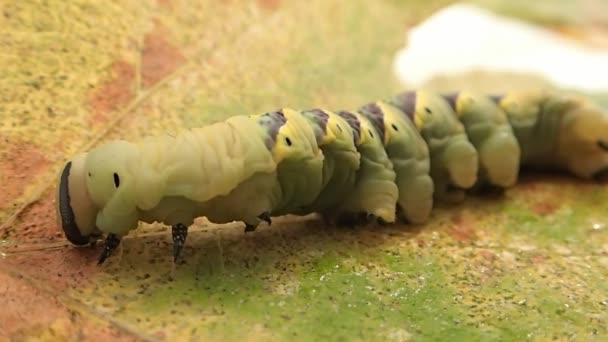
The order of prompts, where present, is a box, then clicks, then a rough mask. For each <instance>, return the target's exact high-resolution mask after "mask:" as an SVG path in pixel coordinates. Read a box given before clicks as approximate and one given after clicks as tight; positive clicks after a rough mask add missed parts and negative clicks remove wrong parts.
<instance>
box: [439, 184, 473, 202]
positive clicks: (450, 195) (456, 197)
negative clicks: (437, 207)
mask: <svg viewBox="0 0 608 342" xmlns="http://www.w3.org/2000/svg"><path fill="white" fill-rule="evenodd" d="M434 194H435V198H437V199H438V200H439V201H442V202H445V203H450V204H457V203H461V202H463V201H464V199H465V197H466V190H465V189H463V188H459V187H457V186H455V185H453V184H451V183H450V182H449V181H446V180H445V179H439V180H436V181H435V193H434Z"/></svg>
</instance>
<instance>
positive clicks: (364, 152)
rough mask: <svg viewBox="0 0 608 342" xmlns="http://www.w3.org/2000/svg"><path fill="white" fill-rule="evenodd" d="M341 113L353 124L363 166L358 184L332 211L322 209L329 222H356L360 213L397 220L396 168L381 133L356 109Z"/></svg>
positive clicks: (380, 219) (391, 220)
mask: <svg viewBox="0 0 608 342" xmlns="http://www.w3.org/2000/svg"><path fill="white" fill-rule="evenodd" d="M339 115H340V116H342V117H343V118H345V119H346V121H347V122H348V123H349V124H350V125H351V126H352V127H353V131H355V132H357V133H358V134H355V137H356V141H355V145H356V147H357V150H358V151H359V153H360V166H359V169H358V170H357V175H356V183H355V185H354V187H353V189H352V191H351V192H349V193H348V194H347V196H346V197H344V199H343V201H342V204H341V205H340V207H338V208H337V209H336V210H335V211H334V212H333V213H332V212H327V211H325V212H323V213H322V214H323V216H324V217H325V218H326V220H327V221H330V222H334V221H336V222H344V223H353V221H355V222H356V221H359V218H360V217H361V216H363V217H364V219H365V220H367V217H368V216H372V217H375V218H377V219H378V220H379V221H380V222H382V223H393V222H395V215H396V203H397V199H398V197H399V192H398V189H397V186H396V184H395V178H396V175H395V171H394V169H393V164H392V163H391V161H390V159H389V157H388V155H387V154H386V150H385V149H384V148H383V143H382V141H381V140H380V133H379V132H378V131H377V130H376V128H375V127H374V125H373V124H372V123H371V122H370V121H369V120H368V119H367V118H366V117H365V116H363V115H362V114H360V113H358V112H357V111H340V112H339Z"/></svg>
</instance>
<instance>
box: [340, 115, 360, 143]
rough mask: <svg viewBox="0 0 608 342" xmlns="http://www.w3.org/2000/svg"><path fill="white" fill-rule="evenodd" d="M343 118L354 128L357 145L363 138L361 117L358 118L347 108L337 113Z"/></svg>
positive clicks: (354, 138)
mask: <svg viewBox="0 0 608 342" xmlns="http://www.w3.org/2000/svg"><path fill="white" fill-rule="evenodd" d="M337 114H338V115H339V116H340V117H341V118H342V119H344V120H345V121H346V122H347V123H348V125H349V126H350V127H351V128H352V130H353V140H354V142H355V145H356V144H357V142H358V141H359V139H360V138H361V123H360V122H359V119H357V116H356V115H355V114H353V113H351V112H349V111H345V110H341V111H339V112H338V113H337Z"/></svg>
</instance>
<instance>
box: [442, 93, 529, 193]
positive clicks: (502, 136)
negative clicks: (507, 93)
mask: <svg viewBox="0 0 608 342" xmlns="http://www.w3.org/2000/svg"><path fill="white" fill-rule="evenodd" d="M445 97H446V99H447V100H448V102H449V103H450V105H451V106H452V108H453V109H454V111H455V112H456V114H457V116H458V118H459V120H460V122H462V124H463V125H464V127H465V130H466V133H467V136H468V138H469V140H470V141H471V143H472V144H473V146H475V149H476V150H477V152H478V156H479V174H478V181H477V184H476V185H477V186H478V187H482V186H488V185H489V186H492V187H498V188H508V187H511V186H513V185H515V183H516V182H517V176H518V174H519V160H520V157H521V151H520V147H519V143H518V142H517V139H516V138H515V135H514V133H513V129H512V128H511V125H510V124H509V120H508V118H507V114H506V113H505V112H504V111H503V110H502V109H501V108H500V107H499V106H498V104H497V103H496V102H495V101H494V100H493V99H492V98H491V97H489V96H487V95H483V94H478V93H475V92H470V91H463V92H459V93H455V94H450V95H446V96H445Z"/></svg>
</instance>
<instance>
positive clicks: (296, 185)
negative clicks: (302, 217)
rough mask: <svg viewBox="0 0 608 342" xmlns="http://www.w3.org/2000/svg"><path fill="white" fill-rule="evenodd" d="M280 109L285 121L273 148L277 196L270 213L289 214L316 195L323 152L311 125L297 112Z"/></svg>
mask: <svg viewBox="0 0 608 342" xmlns="http://www.w3.org/2000/svg"><path fill="white" fill-rule="evenodd" d="M280 112H282V113H283V114H284V115H285V118H286V119H287V124H286V125H285V126H283V127H281V129H280V130H279V139H277V143H276V144H275V146H274V147H273V155H275V161H276V162H277V171H276V172H277V178H278V181H279V185H280V188H279V191H280V193H279V195H280V196H279V197H278V198H276V197H275V200H276V199H278V200H277V201H276V202H275V203H273V205H272V208H271V210H270V214H271V215H272V216H282V215H286V214H290V213H293V212H295V211H297V210H299V209H300V208H301V207H304V206H306V205H309V204H310V203H312V202H313V201H314V200H315V199H316V198H318V197H319V194H320V193H321V190H322V183H323V160H324V155H323V153H322V151H321V149H320V148H319V145H318V144H317V137H316V135H315V132H314V130H313V126H312V125H311V123H310V122H309V121H308V120H306V118H305V117H304V116H302V115H301V113H300V112H298V111H295V110H293V109H282V110H281V111H280ZM285 156H289V157H288V158H286V157H285Z"/></svg>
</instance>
